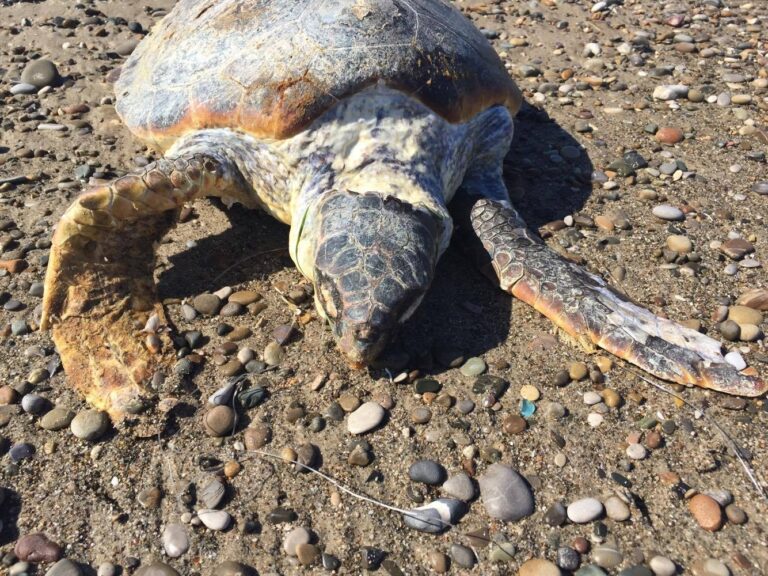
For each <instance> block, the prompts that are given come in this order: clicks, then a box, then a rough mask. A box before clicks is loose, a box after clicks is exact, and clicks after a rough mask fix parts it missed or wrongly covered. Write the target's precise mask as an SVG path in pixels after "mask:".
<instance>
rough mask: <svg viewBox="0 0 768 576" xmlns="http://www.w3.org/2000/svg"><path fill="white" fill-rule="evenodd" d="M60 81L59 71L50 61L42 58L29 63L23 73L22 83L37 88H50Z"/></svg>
mask: <svg viewBox="0 0 768 576" xmlns="http://www.w3.org/2000/svg"><path fill="white" fill-rule="evenodd" d="M58 79H59V71H58V70H57V69H56V65H55V64H54V63H53V62H51V61H50V60H46V59H44V58H40V59H38V60H33V61H32V62H29V63H28V64H27V65H26V66H25V67H24V71H23V72H22V73H21V81H22V82H24V83H26V84H32V85H33V86H36V87H37V88H43V87H44V86H50V85H51V84H53V83H54V82H56V81H57V80H58Z"/></svg>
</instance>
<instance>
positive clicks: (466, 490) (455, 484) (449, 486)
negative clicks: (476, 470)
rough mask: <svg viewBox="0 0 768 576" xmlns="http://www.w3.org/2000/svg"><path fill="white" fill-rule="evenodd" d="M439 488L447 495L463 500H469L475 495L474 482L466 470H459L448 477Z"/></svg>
mask: <svg viewBox="0 0 768 576" xmlns="http://www.w3.org/2000/svg"><path fill="white" fill-rule="evenodd" d="M441 489H442V491H443V493H445V494H446V495H447V496H453V497H454V498H458V499H459V500H463V501H464V502H469V501H470V500H472V499H474V497H475V496H476V495H477V489H476V488H475V483H474V481H473V480H472V478H470V477H469V475H468V474H467V473H466V472H459V473H458V474H455V475H453V476H451V477H450V478H448V480H446V481H445V482H444V483H443V485H442V487H441Z"/></svg>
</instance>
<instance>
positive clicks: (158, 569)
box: [136, 562, 180, 576]
mask: <svg viewBox="0 0 768 576" xmlns="http://www.w3.org/2000/svg"><path fill="white" fill-rule="evenodd" d="M136 576H180V574H179V573H178V572H177V571H176V570H174V569H173V568H171V567H170V566H168V564H163V563H162V562H152V564H148V565H146V566H142V567H141V568H139V569H138V570H137V571H136Z"/></svg>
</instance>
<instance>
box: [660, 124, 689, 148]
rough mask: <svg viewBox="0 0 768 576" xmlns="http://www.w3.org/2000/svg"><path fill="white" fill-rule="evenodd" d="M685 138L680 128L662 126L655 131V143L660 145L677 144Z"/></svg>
mask: <svg viewBox="0 0 768 576" xmlns="http://www.w3.org/2000/svg"><path fill="white" fill-rule="evenodd" d="M684 138H685V135H684V134H683V131H682V130H681V129H680V128H675V127H672V126H663V127H662V128H659V129H658V130H657V131H656V141H657V142H661V143H662V144H677V143H678V142H682V141H683V139H684Z"/></svg>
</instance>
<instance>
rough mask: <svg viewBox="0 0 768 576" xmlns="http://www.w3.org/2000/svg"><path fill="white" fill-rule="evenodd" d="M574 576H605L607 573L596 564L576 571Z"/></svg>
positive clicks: (587, 565)
mask: <svg viewBox="0 0 768 576" xmlns="http://www.w3.org/2000/svg"><path fill="white" fill-rule="evenodd" d="M573 576H605V571H604V570H603V569H602V568H598V567H597V566H595V565H594V564H586V565H585V566H582V567H581V568H579V569H578V570H576V572H574V573H573Z"/></svg>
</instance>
